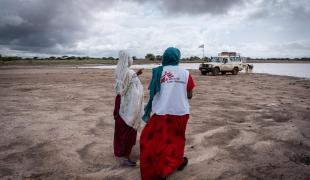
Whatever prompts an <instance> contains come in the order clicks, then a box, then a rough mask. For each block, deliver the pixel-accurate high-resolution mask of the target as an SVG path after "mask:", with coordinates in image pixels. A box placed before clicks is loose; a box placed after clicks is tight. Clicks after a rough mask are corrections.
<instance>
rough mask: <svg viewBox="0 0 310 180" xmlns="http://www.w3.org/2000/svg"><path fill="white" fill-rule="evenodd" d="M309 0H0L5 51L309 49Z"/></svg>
mask: <svg viewBox="0 0 310 180" xmlns="http://www.w3.org/2000/svg"><path fill="white" fill-rule="evenodd" d="M309 17H310V1H309V0H0V54H3V55H20V56H50V55H56V56H57V55H76V56H96V57H102V56H114V57H117V52H118V51H119V50H120V49H128V50H129V51H130V53H131V54H132V55H133V56H137V57H144V56H145V54H146V53H154V54H162V52H163V51H164V50H165V48H167V47H170V46H174V47H178V48H179V49H180V50H181V52H182V56H183V57H188V56H194V55H196V56H202V49H199V48H198V46H199V45H201V44H205V54H206V55H207V56H212V55H213V56H214V55H216V54H217V53H218V52H221V51H237V52H240V53H241V54H242V55H244V56H251V57H305V56H308V57H309V56H310V20H309Z"/></svg>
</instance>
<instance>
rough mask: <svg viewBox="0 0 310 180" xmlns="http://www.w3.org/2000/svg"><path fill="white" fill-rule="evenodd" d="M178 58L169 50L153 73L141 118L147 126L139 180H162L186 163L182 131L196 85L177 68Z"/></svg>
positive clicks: (141, 150)
mask: <svg viewBox="0 0 310 180" xmlns="http://www.w3.org/2000/svg"><path fill="white" fill-rule="evenodd" d="M180 55H181V53H180V51H179V50H178V49H176V48H168V49H167V50H166V51H165V52H164V54H163V62H162V66H159V67H157V68H154V69H153V73H152V80H151V83H150V86H149V89H150V98H149V102H148V104H147V106H146V107H145V109H144V110H145V114H144V116H143V120H144V121H146V122H147V124H146V126H145V128H144V129H143V131H142V134H141V138H140V170H141V178H142V180H152V179H154V180H155V179H165V178H166V177H167V176H168V175H169V174H171V173H172V172H173V171H175V170H177V169H178V170H183V168H184V167H185V166H186V165H187V163H188V159H187V158H186V157H184V149H185V140H186V139H185V130H186V125H187V121H188V119H189V114H190V106H189V103H188V99H191V98H192V90H193V88H194V87H195V83H194V81H193V79H192V77H191V75H190V73H189V72H188V71H187V70H185V69H183V68H182V67H180V66H178V64H179V60H180ZM151 112H153V115H152V116H151V117H150V113H151Z"/></svg>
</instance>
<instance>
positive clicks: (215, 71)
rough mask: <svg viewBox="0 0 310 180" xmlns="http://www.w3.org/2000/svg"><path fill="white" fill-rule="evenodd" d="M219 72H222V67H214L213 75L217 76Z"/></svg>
mask: <svg viewBox="0 0 310 180" xmlns="http://www.w3.org/2000/svg"><path fill="white" fill-rule="evenodd" d="M219 73H220V69H219V68H217V67H216V68H214V69H213V71H212V75H213V76H217V75H218V74H219Z"/></svg>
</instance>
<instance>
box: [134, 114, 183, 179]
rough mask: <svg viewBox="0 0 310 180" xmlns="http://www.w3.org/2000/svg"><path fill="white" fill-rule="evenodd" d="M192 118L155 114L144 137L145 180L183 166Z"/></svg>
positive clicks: (142, 165)
mask: <svg viewBox="0 0 310 180" xmlns="http://www.w3.org/2000/svg"><path fill="white" fill-rule="evenodd" d="M188 119H189V115H188V114H187V115H183V116H176V115H156V114H154V115H153V116H152V117H151V119H150V120H149V122H148V123H147V124H146V126H145V128H144V129H143V131H142V134H141V138H140V170H141V178H142V180H151V179H160V178H162V177H166V176H167V175H169V174H170V173H172V172H173V171H174V170H176V169H177V168H178V167H179V166H180V165H181V163H182V162H183V157H184V148H185V140H186V139H185V130H186V125H187V121H188Z"/></svg>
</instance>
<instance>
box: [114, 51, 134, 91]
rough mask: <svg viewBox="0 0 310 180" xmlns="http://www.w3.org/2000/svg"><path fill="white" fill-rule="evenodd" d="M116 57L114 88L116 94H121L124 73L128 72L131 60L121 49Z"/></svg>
mask: <svg viewBox="0 0 310 180" xmlns="http://www.w3.org/2000/svg"><path fill="white" fill-rule="evenodd" d="M118 57H119V59H118V63H117V66H116V69H115V90H116V93H117V94H122V93H123V90H124V81H125V78H126V75H127V74H128V73H129V67H130V66H131V65H132V63H133V60H132V58H131V57H130V55H129V53H128V52H127V51H125V50H121V51H120V52H119V54H118Z"/></svg>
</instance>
